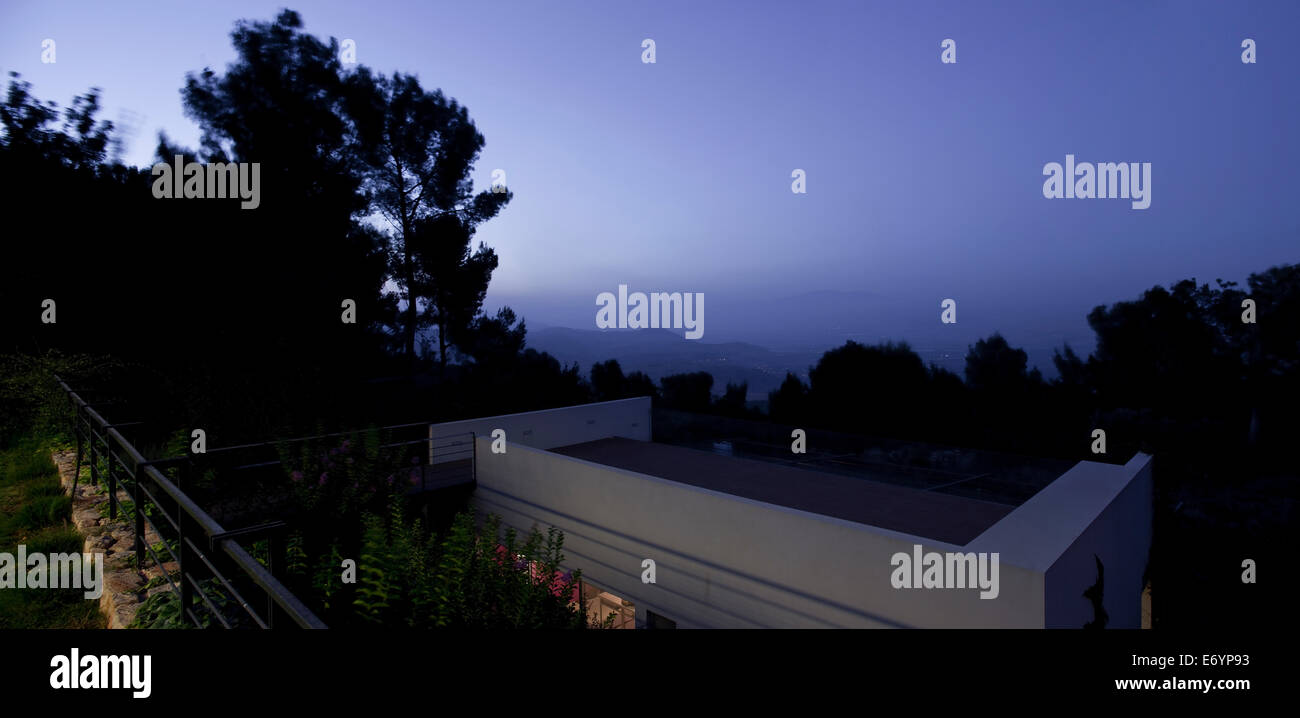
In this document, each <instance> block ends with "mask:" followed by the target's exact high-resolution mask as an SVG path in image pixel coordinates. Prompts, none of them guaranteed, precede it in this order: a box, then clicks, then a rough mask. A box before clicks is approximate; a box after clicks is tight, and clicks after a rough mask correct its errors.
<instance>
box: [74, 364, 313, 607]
mask: <svg viewBox="0 0 1300 718" xmlns="http://www.w3.org/2000/svg"><path fill="white" fill-rule="evenodd" d="M55 380H56V381H58V384H59V387H60V388H61V389H62V390H63V391H64V392H65V393H66V394H67V395H68V398H69V400H70V401H71V403H72V404H73V407H74V410H75V412H76V420H77V421H76V422H75V423H74V434H75V435H76V439H77V463H76V467H75V469H74V476H75V477H76V478H74V491H75V482H76V479H79V478H80V475H81V458H82V454H83V448H88V449H89V463H90V466H91V475H92V479H93V480H96V483H98V482H97V479H98V470H97V468H96V467H97V465H98V462H97V461H96V459H95V454H96V444H97V443H98V444H102V445H103V454H104V455H105V458H106V459H107V462H106V474H107V475H106V477H105V478H106V480H107V481H106V482H107V484H108V486H107V489H108V501H109V513H110V518H116V513H117V508H118V497H117V486H116V476H115V471H114V467H113V462H114V460H116V461H117V463H118V464H119V465H120V466H121V468H122V470H124V471H126V472H128V473H129V474H130V477H131V484H132V488H133V489H134V490H135V494H134V495H135V496H136V498H137V501H136V505H135V508H134V510H135V521H134V524H135V531H136V536H135V541H136V546H137V551H136V557H137V561H140V560H143V557H142V555H141V552H140V551H139V550H138V549H139V548H140V547H141V546H142V545H143V543H144V536H143V533H144V529H143V524H144V522H145V521H148V523H149V525H150V526H153V527H154V530H155V531H157V527H156V526H154V524H153V521H152V520H149V519H148V517H147V516H145V513H144V512H145V510H146V508H145V506H144V505H141V502H140V501H139V500H138V499H139V498H140V495H141V492H144V493H145V494H146V495H148V496H149V499H150V501H151V502H152V505H154V506H157V507H158V509H159V511H160V512H162V513H163V515H164V517H166V518H167V520H168V521H169V522H170V523H172V524H173V525H174V526H176V527H177V530H178V531H177V532H178V534H179V536H178V538H179V541H178V543H179V544H180V547H179V548H180V554H181V555H180V556H176V559H177V564H178V568H179V570H180V572H181V584H182V586H181V588H180V590H179V591H177V593H178V597H180V598H181V599H182V608H183V609H184V610H185V613H186V614H187V615H188V616H189V617H190V619H191V620H193V621H194V622H195V623H199V621H198V617H197V616H196V615H195V614H194V612H193V611H191V610H190V606H189V605H188V601H187V600H186V598H187V596H186V594H187V593H188V591H185V583H186V581H187V580H188V581H189V583H190V584H192V585H193V587H194V589H195V590H197V592H198V594H199V596H200V598H201V599H202V600H203V601H204V602H205V603H206V604H207V607H208V610H209V612H210V613H211V614H212V615H213V616H214V617H216V618H217V620H218V621H219V622H220V623H221V624H222V625H223V626H226V627H230V623H229V622H228V621H226V620H225V617H224V615H223V614H222V612H221V611H220V610H219V609H217V607H216V606H215V605H213V603H212V601H211V599H210V598H209V597H208V596H207V595H206V592H205V591H203V589H202V584H201V582H200V581H198V580H197V579H196V578H195V577H194V575H193V574H192V572H190V573H187V570H186V565H187V564H188V563H189V561H188V560H187V559H188V558H189V556H187V554H188V553H190V552H189V551H186V547H187V546H188V547H189V548H190V549H192V551H193V556H194V558H197V559H199V560H200V561H201V562H202V563H203V564H205V565H206V566H207V567H208V569H209V570H210V571H211V572H212V574H213V576H214V577H215V578H216V579H217V580H218V581H219V582H220V583H221V584H222V586H223V587H224V588H225V589H226V590H227V591H228V592H229V594H230V596H231V597H232V598H234V599H235V600H236V601H237V602H238V603H239V605H240V606H241V607H242V608H244V610H245V611H246V612H247V613H248V614H249V616H250V617H251V618H252V619H253V621H254V622H255V623H256V624H257V625H258V626H259V627H262V628H270V627H271V626H272V623H273V621H272V612H271V611H270V610H268V612H267V616H266V618H265V619H263V618H262V617H261V616H259V615H258V614H257V612H256V611H255V610H253V608H252V606H251V605H249V603H248V601H247V600H245V599H244V597H243V596H242V595H240V593H239V592H238V590H236V589H235V587H234V586H233V585H231V583H230V581H229V580H228V579H227V578H226V577H225V576H223V575H222V573H221V572H220V571H219V570H218V569H217V567H216V566H214V565H213V564H212V561H211V560H210V558H209V557H208V556H207V555H206V553H205V552H204V551H203V550H202V548H201V547H200V546H197V545H195V544H194V542H193V541H192V540H191V537H190V536H188V535H186V534H185V532H184V531H183V530H181V529H180V524H181V523H182V520H181V517H180V515H179V514H180V512H183V513H184V514H185V516H186V517H188V519H189V520H190V521H192V522H193V523H194V525H196V526H198V527H199V528H200V530H202V531H203V533H204V535H205V538H206V539H207V542H208V543H209V545H215V546H220V548H221V550H222V552H223V553H224V554H225V555H226V556H227V557H228V558H229V559H230V560H231V562H232V563H233V564H234V566H235V567H236V568H238V569H239V570H240V571H241V572H242V573H243V574H244V575H245V577H246V578H248V579H249V580H251V581H252V582H253V583H254V584H255V585H257V586H258V587H259V588H261V589H262V590H263V591H265V592H266V594H267V597H268V598H269V599H270V601H271V602H272V603H274V605H275V606H278V607H279V609H280V610H282V611H283V612H284V613H285V615H287V616H288V617H289V618H290V619H291V620H292V621H293V622H294V623H295V624H297V625H298V626H300V627H302V628H328V626H326V625H325V623H324V622H323V621H321V620H320V619H319V618H318V617H317V616H316V615H315V614H314V613H312V611H311V609H309V608H308V607H307V606H306V604H304V603H303V602H302V601H301V600H300V599H299V598H298V597H297V596H295V595H294V594H293V593H292V592H290V591H289V590H288V589H287V588H286V587H285V586H284V584H282V583H280V581H279V580H278V579H276V578H275V577H274V576H273V575H271V572H270V571H268V570H267V569H266V567H264V566H262V564H261V563H260V562H258V561H257V560H256V559H254V558H253V557H252V556H251V555H250V554H249V553H248V552H247V551H246V550H245V549H244V548H243V547H242V546H240V545H239V544H238V543H237V541H236V540H235V539H236V538H237V534H235V535H232V534H231V532H229V531H227V530H226V529H225V528H224V527H223V526H222V525H221V524H220V523H218V522H217V521H216V519H214V518H212V516H210V515H209V514H208V513H207V512H206V511H204V510H203V509H202V508H201V507H200V506H199V505H198V504H197V503H196V502H195V501H194V500H193V499H191V498H190V497H189V496H187V495H186V494H185V493H184V492H183V491H181V490H180V489H179V488H178V487H177V486H176V485H175V484H174V483H172V481H171V480H170V479H168V478H167V476H166V475H164V474H163V473H162V472H161V471H159V470H158V469H157V468H156V467H155V466H154V465H153V462H150V461H149V460H148V459H146V458H145V456H144V455H143V454H141V453H140V451H139V450H137V449H136V448H135V446H133V445H132V444H131V443H130V442H129V441H127V439H126V437H124V436H123V435H122V434H121V432H119V431H118V430H117V429H116V428H114V426H113V425H112V424H109V422H107V421H106V420H105V419H104V417H103V416H101V415H100V414H99V412H97V411H95V409H94V408H93V407H91V406H90V404H89V403H87V402H86V401H85V400H84V399H82V398H81V396H80V395H78V394H77V392H75V391H73V389H72V387H70V386H68V384H67V382H65V381H63V379H62V378H60V377H58V376H56V377H55ZM83 416H84V422H82V421H80V420H81V419H82V418H83ZM83 423H84V427H83V426H82V424H83ZM83 433H84V434H85V436H84V437H83ZM83 444H85V445H87V446H85V447H83ZM114 448H116V449H117V452H115V451H114ZM231 448H235V447H231ZM115 453H117V455H115ZM123 454H124V455H125V457H126V458H127V459H129V460H130V462H131V463H130V464H129V465H128V463H127V461H126V460H124V459H123V457H122V455H123ZM145 479H147V480H148V481H149V482H152V484H153V485H154V486H156V487H157V488H158V489H159V490H161V492H162V493H163V494H165V495H166V496H167V497H168V498H170V499H171V500H172V501H175V502H176V507H177V512H178V515H177V517H176V519H175V520H173V519H172V517H171V516H169V515H168V514H167V512H166V511H165V510H164V509H163V507H162V506H161V505H160V504H159V503H158V502H157V500H156V497H154V496H153V494H152V492H149V491H148V490H147V489H144V486H143V484H142V481H143V480H145ZM146 548H147V549H148V553H149V554H150V555H152V556H154V559H155V561H156V560H157V558H158V557H157V555H156V553H155V552H154V551H153V549H152V547H146ZM168 552H169V553H171V550H170V546H169V547H168ZM166 575H167V574H166V572H164V576H166ZM167 582H168V583H169V584H170V585H171V587H172V588H173V590H176V585H175V582H173V581H172V580H171V577H170V576H167ZM268 608H269V607H268Z"/></svg>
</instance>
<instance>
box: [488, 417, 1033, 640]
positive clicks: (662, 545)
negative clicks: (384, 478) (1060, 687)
mask: <svg viewBox="0 0 1300 718" xmlns="http://www.w3.org/2000/svg"><path fill="white" fill-rule="evenodd" d="M490 446H491V441H490V439H487V438H481V439H479V443H478V456H479V459H478V485H477V488H476V489H475V492H474V502H475V505H476V507H477V508H478V509H479V510H480V511H482V512H491V513H495V514H497V515H499V516H501V517H502V519H503V521H504V522H505V523H506V524H507V525H509V526H513V527H515V528H516V529H518V530H520V531H527V530H529V529H531V528H532V527H533V526H536V527H538V528H539V529H542V530H545V529H546V528H547V527H549V526H555V527H558V528H559V529H561V530H562V531H563V532H564V534H565V544H564V553H565V555H566V557H567V560H566V562H565V563H566V566H567V567H569V568H580V569H582V570H583V572H584V574H585V575H586V576H587V577H588V578H589V579H590V580H591V581H593V582H595V583H596V584H598V585H599V586H601V587H602V588H603V589H606V590H608V591H610V592H611V593H614V594H616V595H618V596H620V597H622V598H625V599H628V600H631V601H633V602H634V603H635V604H636V610H637V620H638V623H643V622H644V621H645V612H646V611H647V610H651V611H654V612H655V613H657V614H659V615H662V616H665V617H667V618H669V619H672V620H674V621H676V622H677V625H678V626H680V627H682V628H696V627H698V628H707V627H717V628H759V627H763V628H810V627H852V628H871V627H989V628H994V627H1024V628H1033V627H1042V626H1043V625H1044V615H1043V593H1044V584H1043V581H1044V575H1043V573H1042V572H1040V571H1031V570H1026V569H1024V568H1021V567H1018V566H1014V565H1009V564H1007V563H1006V562H1005V561H1004V562H1002V563H1001V566H1000V569H999V595H998V597H997V598H996V599H981V598H980V597H979V591H978V590H977V589H937V590H932V589H923V588H918V589H894V588H893V587H892V586H891V583H890V576H891V573H892V572H893V570H894V567H893V566H892V565H891V558H892V557H893V555H894V554H895V553H899V552H904V553H909V554H910V553H911V552H912V550H913V546H914V545H916V544H921V545H922V546H923V550H924V551H927V552H928V551H938V552H949V551H952V552H964V551H966V550H967V549H962V548H960V547H957V546H952V545H948V544H944V543H941V542H937V541H932V540H928V539H921V538H917V537H914V536H909V535H907V534H903V533H898V532H894V531H888V530H885V529H880V528H876V527H873V526H867V525H864V524H858V523H853V522H850V521H844V520H841V519H836V518H831V517H827V516H821V515H818V514H812V513H808V512H805V511H799V510H796V509H790V508H786V507H783V506H776V505H773V504H767V503H762V502H759V501H753V500H750V499H745V498H741V497H737V496H732V495H730V494H724V493H719V492H715V491H710V490H708V489H702V488H699V487H695V486H690V485H687V484H682V483H678V482H673V481H667V480H664V479H660V478H657V477H653V476H647V475H645V474H639V473H636V472H632V471H626V470H623V469H618V468H614V467H609V466H604V465H601V464H596V463H592V462H589V461H583V460H580V459H575V458H571V457H567V456H563V455H560V454H554V453H551V452H547V451H542V450H539V449H535V448H532V447H527V446H518V445H514V444H512V445H510V446H509V447H508V449H507V451H506V452H505V453H503V454H493V453H492V452H491V449H490ZM645 559H652V560H654V561H655V568H656V582H655V583H654V584H646V583H643V582H642V578H641V577H642V572H643V567H642V566H643V563H642V562H643V561H644V560H645Z"/></svg>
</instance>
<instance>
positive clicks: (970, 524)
mask: <svg viewBox="0 0 1300 718" xmlns="http://www.w3.org/2000/svg"><path fill="white" fill-rule="evenodd" d="M550 451H553V452H555V453H557V454H563V455H565V456H571V457H573V458H575V459H582V460H584V461H591V462H594V463H598V464H604V465H606V466H613V467H616V468H620V469H626V470H628V471H635V472H637V473H641V474H647V475H650V476H655V477H658V478H661V479H666V480H668V481H676V482H679V483H683V484H690V485H691V486H698V487H700V488H702V489H709V490H711V491H719V492H722V493H726V494H731V495H733V496H743V497H745V498H747V499H753V500H755V501H763V502H766V503H769V504H777V505H779V506H786V507H789V508H792V509H799V510H801V511H808V512H811V513H815V514H821V515H823V516H833V517H835V518H839V519H844V520H846V521H853V522H856V523H861V524H867V525H869V526H877V527H880V528H884V529H890V530H892V531H901V532H903V533H908V534H912V535H914V536H920V537H923V538H929V539H935V540H938V541H944V542H946V543H951V544H955V545H958V546H964V545H966V544H967V543H969V542H970V541H971V540H972V539H974V538H975V537H976V536H979V535H980V534H981V533H983V532H984V530H985V529H987V528H989V527H990V526H992V525H993V524H995V523H997V522H998V521H999V520H1000V519H1001V518H1002V517H1003V516H1006V515H1007V514H1008V513H1010V512H1011V511H1012V510H1013V509H1014V508H1015V507H1013V506H1007V505H1004V504H997V503H993V502H990V501H981V500H978V499H970V498H965V497H961V496H953V495H951V494H941V493H936V492H934V491H922V490H919V489H912V488H907V487H904V486H897V485H893V484H885V483H881V482H879V481H872V480H870V479H863V478H855V477H850V476H843V475H840V474H831V473H826V472H821V471H809V470H807V469H800V468H795V467H792V466H783V465H781V464H776V463H772V462H769V461H757V460H754V459H742V458H737V457H734V456H723V455H720V454H715V453H712V452H708V451H700V450H698V449H688V448H685V447H681V446H672V445H669V444H656V443H653V442H649V441H637V440H635V439H625V438H622V437H614V438H609V439H598V440H596V441H588V442H584V443H581V444H572V445H569V446H561V447H557V448H554V449H550Z"/></svg>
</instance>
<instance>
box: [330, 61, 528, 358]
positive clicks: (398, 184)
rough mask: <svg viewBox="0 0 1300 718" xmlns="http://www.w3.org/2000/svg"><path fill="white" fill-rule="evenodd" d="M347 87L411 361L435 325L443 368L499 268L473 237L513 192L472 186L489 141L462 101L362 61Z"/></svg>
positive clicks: (413, 79)
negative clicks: (426, 329)
mask: <svg viewBox="0 0 1300 718" xmlns="http://www.w3.org/2000/svg"><path fill="white" fill-rule="evenodd" d="M347 84H348V87H349V88H351V90H352V93H351V98H350V99H351V104H350V105H349V114H350V116H351V117H352V119H353V122H354V123H355V126H356V127H357V130H358V136H359V138H360V144H361V146H362V148H363V151H362V153H361V156H362V158H363V160H364V162H365V168H366V169H365V172H366V187H367V189H368V190H369V192H370V196H371V197H372V199H373V201H374V203H375V207H376V208H377V210H378V211H379V213H380V214H381V215H382V216H383V217H384V218H385V219H386V220H387V221H388V223H389V225H390V226H391V227H392V231H393V233H394V238H393V245H394V246H393V248H392V250H391V252H390V269H391V273H392V276H393V278H394V280H395V281H396V282H397V284H398V286H399V287H400V290H401V296H402V299H404V300H405V301H406V307H405V308H404V310H403V311H402V321H401V333H402V338H403V346H404V350H405V352H406V355H407V358H408V359H409V360H411V361H414V358H415V349H416V341H415V338H416V334H417V333H418V332H419V330H420V328H421V327H422V326H429V325H436V326H437V327H438V343H439V350H440V351H439V361H440V363H441V364H442V365H444V366H445V364H446V361H447V344H448V340H449V338H450V336H451V334H453V333H454V332H456V331H458V330H463V329H464V328H466V327H468V325H469V323H470V321H472V319H473V318H474V316H475V315H477V314H478V312H479V308H480V306H481V305H482V302H483V296H484V294H485V293H486V292H487V283H488V280H489V279H490V278H491V274H492V270H493V269H495V268H496V265H497V259H496V254H495V253H494V252H492V250H491V249H488V248H486V247H484V246H483V245H482V244H480V245H479V247H478V249H477V251H471V248H470V241H471V239H472V238H473V235H474V231H475V229H476V228H477V226H478V225H479V224H480V223H481V222H484V221H486V220H488V219H490V218H492V217H493V216H495V215H496V214H497V212H499V211H500V210H501V208H502V207H504V206H505V205H506V203H508V202H509V201H510V197H511V194H510V193H509V192H508V191H506V192H499V191H492V190H487V191H483V192H479V193H478V194H475V193H474V188H473V181H472V180H471V179H470V178H469V173H470V171H471V170H472V169H473V167H474V162H475V161H476V160H477V159H478V155H479V152H480V151H481V150H482V148H483V142H484V139H483V135H481V134H480V133H479V132H478V130H477V129H476V128H475V126H474V123H473V122H472V121H471V120H470V118H469V112H468V111H467V110H466V108H465V107H463V106H461V105H460V104H459V103H457V102H456V100H454V99H451V98H448V97H446V96H445V95H443V94H442V91H441V90H435V91H432V92H428V91H425V90H424V89H423V88H422V87H421V86H420V81H419V80H418V79H417V78H416V77H414V76H412V75H404V74H401V73H394V74H393V75H392V76H391V77H385V76H383V75H374V74H372V73H371V72H370V71H369V70H368V69H367V68H364V67H362V68H359V69H358V70H357V71H356V72H354V73H353V74H352V75H350V76H349V78H348V80H347Z"/></svg>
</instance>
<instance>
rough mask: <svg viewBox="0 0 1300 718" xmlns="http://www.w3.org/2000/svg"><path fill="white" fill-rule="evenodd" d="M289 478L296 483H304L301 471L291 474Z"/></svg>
mask: <svg viewBox="0 0 1300 718" xmlns="http://www.w3.org/2000/svg"><path fill="white" fill-rule="evenodd" d="M289 478H291V479H293V480H294V481H302V472H301V471H293V472H290V473H289Z"/></svg>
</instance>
